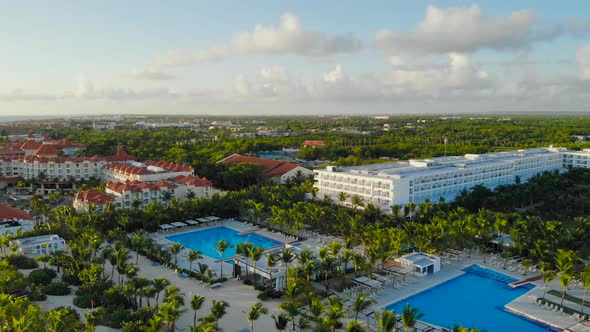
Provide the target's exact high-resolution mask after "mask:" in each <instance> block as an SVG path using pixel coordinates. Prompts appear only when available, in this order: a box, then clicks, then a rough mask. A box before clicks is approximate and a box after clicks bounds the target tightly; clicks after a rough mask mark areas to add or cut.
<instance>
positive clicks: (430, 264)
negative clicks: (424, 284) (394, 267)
mask: <svg viewBox="0 0 590 332" xmlns="http://www.w3.org/2000/svg"><path fill="white" fill-rule="evenodd" d="M396 261H398V262H399V263H401V265H402V266H403V267H405V268H408V269H410V270H412V271H414V274H415V275H417V276H421V277H424V276H426V275H429V274H432V273H435V272H438V271H440V257H438V256H435V255H430V254H425V253H423V252H413V253H411V254H407V255H403V256H402V257H400V258H397V259H396Z"/></svg>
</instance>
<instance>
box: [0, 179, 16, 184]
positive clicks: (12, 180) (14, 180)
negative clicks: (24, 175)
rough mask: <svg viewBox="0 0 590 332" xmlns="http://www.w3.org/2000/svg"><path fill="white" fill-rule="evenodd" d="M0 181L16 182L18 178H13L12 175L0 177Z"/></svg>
mask: <svg viewBox="0 0 590 332" xmlns="http://www.w3.org/2000/svg"><path fill="white" fill-rule="evenodd" d="M0 182H4V183H11V184H12V183H17V182H18V178H15V177H13V178H7V177H3V178H0Z"/></svg>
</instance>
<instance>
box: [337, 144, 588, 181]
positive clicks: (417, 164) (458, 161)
mask: <svg viewBox="0 0 590 332" xmlns="http://www.w3.org/2000/svg"><path fill="white" fill-rule="evenodd" d="M562 152H568V153H572V154H576V155H588V156H590V151H568V150H567V149H563V148H532V149H525V150H513V151H502V152H490V153H484V154H479V155H477V154H466V155H464V156H450V157H436V158H429V159H416V160H409V161H397V162H391V163H383V164H372V165H362V166H351V167H339V168H338V170H337V171H336V172H334V173H335V174H336V173H345V174H350V175H359V176H365V177H366V176H369V177H375V178H402V177H408V176H415V175H428V174H440V173H444V172H445V171H448V172H452V171H456V170H459V169H470V168H478V167H485V166H494V165H501V164H505V163H507V162H511V161H516V160H519V159H521V158H532V157H546V156H557V155H559V153H562Z"/></svg>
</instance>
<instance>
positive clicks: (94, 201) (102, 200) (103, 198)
mask: <svg viewBox="0 0 590 332" xmlns="http://www.w3.org/2000/svg"><path fill="white" fill-rule="evenodd" d="M109 202H111V203H114V202H115V198H114V197H112V196H110V195H107V194H106V193H104V192H102V191H98V190H96V189H89V190H84V191H79V192H77V193H76V196H74V202H73V206H74V208H75V209H76V210H77V211H84V212H88V209H89V208H90V206H93V207H94V208H95V209H96V211H98V212H102V211H104V208H105V205H106V204H107V203H109Z"/></svg>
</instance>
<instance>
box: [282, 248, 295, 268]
mask: <svg viewBox="0 0 590 332" xmlns="http://www.w3.org/2000/svg"><path fill="white" fill-rule="evenodd" d="M294 259H295V254H294V253H293V251H292V250H291V249H289V248H283V249H282V250H281V260H282V261H283V262H284V263H285V267H286V268H287V269H288V268H289V263H291V262H292V261H293V260H294Z"/></svg>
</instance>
